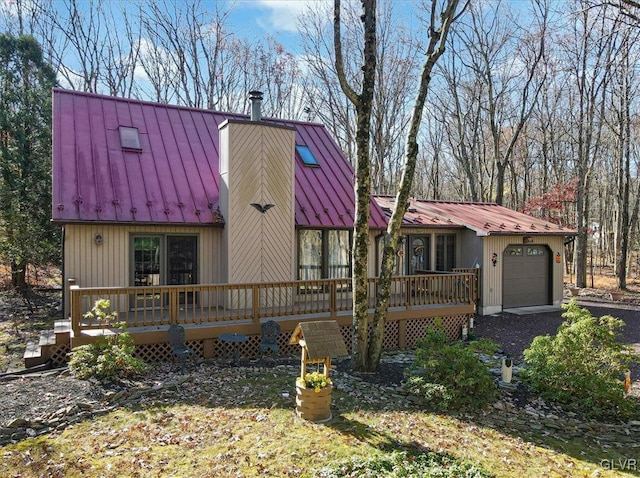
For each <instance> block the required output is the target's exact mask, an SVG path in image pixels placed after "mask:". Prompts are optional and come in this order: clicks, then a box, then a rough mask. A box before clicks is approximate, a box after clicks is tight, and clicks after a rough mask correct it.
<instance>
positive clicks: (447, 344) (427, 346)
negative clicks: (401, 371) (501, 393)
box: [405, 324, 498, 411]
mask: <svg viewBox="0 0 640 478" xmlns="http://www.w3.org/2000/svg"><path fill="white" fill-rule="evenodd" d="M489 345H490V344H489V343H487V342H483V343H482V344H481V345H480V347H481V348H487V347H488V348H489V349H492V347H489ZM405 376H406V379H407V383H406V388H407V390H408V391H409V393H411V394H413V395H416V396H418V397H420V398H421V400H422V401H423V402H424V403H425V404H427V405H428V406H430V407H432V408H433V409H435V410H438V411H444V410H449V409H463V408H481V407H484V406H486V405H487V404H488V403H490V402H492V401H493V400H495V399H496V398H497V394H498V392H497V388H496V385H495V382H494V380H493V378H492V377H491V374H490V373H489V370H488V368H487V367H486V366H485V365H483V364H482V363H481V362H480V360H478V357H477V356H476V354H475V350H474V349H473V348H469V347H467V346H465V345H464V344H462V343H461V342H451V341H450V340H449V338H448V337H447V335H446V333H445V331H444V328H443V327H442V325H441V324H436V326H435V327H431V328H429V329H428V330H427V334H426V336H425V337H424V338H423V339H421V340H419V341H418V348H417V349H416V363H415V366H414V367H411V368H409V369H408V370H407V372H406V373H405Z"/></svg>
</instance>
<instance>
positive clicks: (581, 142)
mask: <svg viewBox="0 0 640 478" xmlns="http://www.w3.org/2000/svg"><path fill="white" fill-rule="evenodd" d="M578 6H580V4H578ZM583 6H584V5H583ZM606 14H607V12H606V11H605V9H601V10H590V9H587V8H582V9H577V13H576V14H575V16H574V18H573V22H572V25H571V27H572V32H571V36H570V37H568V38H567V39H566V43H565V44H564V45H563V46H564V48H565V52H566V56H567V60H568V65H569V69H570V71H569V78H570V80H571V82H572V83H573V85H574V86H575V93H576V95H577V97H576V98H573V97H572V100H573V101H574V102H573V104H571V109H572V115H573V128H574V131H575V132H574V133H573V135H572V137H571V141H572V143H573V144H574V147H575V150H574V158H575V162H574V164H575V176H576V177H577V178H578V181H579V184H578V190H577V198H576V225H577V230H578V234H577V236H576V243H575V248H574V255H575V258H574V264H575V269H576V286H578V287H586V285H587V284H586V282H587V256H588V247H587V246H588V244H587V240H588V228H589V221H590V206H591V204H590V188H591V184H592V180H593V177H592V173H593V167H594V162H595V161H596V158H598V157H599V154H600V149H601V147H602V131H603V123H604V122H603V118H604V113H605V110H606V94H607V87H608V85H609V82H610V79H611V57H612V54H613V36H612V34H611V22H610V21H609V20H608V19H607V15H606Z"/></svg>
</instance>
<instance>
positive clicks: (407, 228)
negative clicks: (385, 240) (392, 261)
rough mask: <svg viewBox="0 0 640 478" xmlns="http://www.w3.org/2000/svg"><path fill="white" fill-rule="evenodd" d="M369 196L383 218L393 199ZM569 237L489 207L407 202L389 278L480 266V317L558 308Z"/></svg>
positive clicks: (569, 231)
mask: <svg viewBox="0 0 640 478" xmlns="http://www.w3.org/2000/svg"><path fill="white" fill-rule="evenodd" d="M374 199H375V201H376V202H377V203H378V205H379V206H380V207H381V208H382V210H383V211H384V212H385V213H386V215H387V216H390V215H391V211H392V210H393V207H394V205H395V204H394V202H395V198H393V197H388V196H376V197H374ZM575 233H576V231H575V230H572V229H568V228H566V227H563V226H559V225H557V224H553V223H550V222H548V221H544V220H542V219H538V218H535V217H532V216H529V215H526V214H522V213H519V212H517V211H513V210H511V209H508V208H505V207H502V206H499V205H497V204H493V203H461V202H450V201H425V200H413V199H412V200H411V201H410V204H409V207H408V210H407V213H406V214H405V216H404V218H403V224H402V229H401V234H402V236H401V242H402V248H401V249H400V251H399V254H400V257H401V260H399V261H398V263H397V273H398V274H400V275H404V274H416V273H421V272H426V271H451V270H453V269H454V268H458V269H461V268H478V269H480V277H479V282H480V284H481V290H480V291H479V297H478V313H479V314H480V315H489V314H494V313H496V312H500V311H502V310H504V309H512V308H520V307H530V306H539V305H553V306H557V307H560V303H561V302H562V298H563V289H564V285H563V271H564V269H563V262H564V260H563V259H564V242H565V240H566V238H567V237H570V236H574V235H575ZM378 254H380V252H378Z"/></svg>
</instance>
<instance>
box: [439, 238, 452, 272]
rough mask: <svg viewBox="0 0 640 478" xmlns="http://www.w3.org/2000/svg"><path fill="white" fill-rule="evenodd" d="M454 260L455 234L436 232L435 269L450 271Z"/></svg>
mask: <svg viewBox="0 0 640 478" xmlns="http://www.w3.org/2000/svg"><path fill="white" fill-rule="evenodd" d="M455 262H456V236H455V234H436V270H437V271H450V270H452V269H453V268H454V267H455Z"/></svg>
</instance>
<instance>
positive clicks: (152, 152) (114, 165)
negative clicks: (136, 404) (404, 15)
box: [34, 89, 572, 359]
mask: <svg viewBox="0 0 640 478" xmlns="http://www.w3.org/2000/svg"><path fill="white" fill-rule="evenodd" d="M261 99H262V97H261V93H259V92H252V96H251V101H252V113H251V117H247V116H243V115H238V114H233V113H221V112H216V111H209V110H199V109H192V108H185V107H178V106H171V105H166V104H156V103H150V102H144V101H138V100H131V99H122V98H114V97H108V96H102V95H96V94H91V93H84V92H77V91H67V90H64V89H54V91H53V203H52V220H53V221H54V222H56V223H58V224H60V225H61V227H62V229H63V277H64V283H65V284H66V287H65V291H64V313H65V317H66V316H69V317H70V323H69V324H67V325H65V324H59V326H58V327H59V329H60V330H59V333H58V334H56V339H55V340H53V339H51V340H50V342H54V343H53V344H52V349H53V350H54V351H53V352H51V354H50V355H53V356H55V355H56V354H57V355H58V356H63V355H65V354H66V352H65V350H66V349H68V347H69V346H75V345H80V344H82V343H86V342H88V341H91V340H93V338H95V336H96V335H99V334H101V333H104V332H105V330H104V324H99V323H90V321H89V320H88V319H86V318H83V314H84V312H86V311H87V310H89V309H90V308H91V305H92V304H93V302H94V300H95V299H97V298H100V297H109V298H110V299H111V302H112V306H113V307H114V308H115V309H116V310H117V311H118V312H119V314H120V317H121V319H122V320H125V321H126V322H127V323H128V325H129V328H130V331H131V332H132V335H134V338H135V340H136V344H137V345H138V347H139V350H140V354H141V355H142V356H143V357H144V358H147V359H154V358H159V357H161V356H163V355H164V354H165V353H166V348H165V346H164V343H165V342H166V330H167V328H168V324H169V323H182V324H184V325H185V327H186V328H187V340H188V341H190V342H191V346H192V347H194V348H195V349H196V350H197V352H198V353H200V354H201V355H203V356H205V357H207V356H215V355H216V354H217V353H219V352H220V348H221V347H223V344H220V343H219V340H217V338H218V337H219V336H220V335H221V334H223V333H225V332H229V331H234V332H239V333H242V334H246V335H247V336H248V337H249V339H250V340H248V341H247V343H246V344H243V345H242V347H243V352H246V353H251V350H252V349H251V348H252V347H255V346H256V345H257V342H256V341H257V340H258V339H259V337H257V334H259V326H260V323H261V321H264V320H267V319H269V318H274V317H275V318H277V319H278V320H279V321H280V322H281V325H282V326H283V327H282V331H283V344H282V345H283V347H284V348H286V343H285V341H286V340H285V339H286V337H287V336H288V335H290V332H291V331H292V330H293V329H294V328H295V326H296V325H297V323H298V322H299V321H300V320H307V319H317V318H318V317H329V318H331V319H336V320H338V321H339V322H340V325H341V326H342V328H343V333H344V334H345V340H346V341H347V343H350V324H351V317H350V315H349V314H350V310H351V294H350V287H351V285H350V279H349V276H350V268H351V264H350V244H351V237H352V233H351V229H352V225H353V218H354V198H353V183H354V172H353V168H352V167H351V165H350V164H349V162H348V161H347V160H346V159H345V158H344V156H343V154H342V152H341V151H340V149H339V148H338V146H337V144H336V143H335V141H334V140H333V139H332V138H331V136H330V134H329V133H328V131H327V130H326V129H325V128H324V126H322V125H319V124H313V123H307V122H299V121H285V120H280V119H273V118H262V116H261V113H260V102H261ZM392 207H393V198H390V197H385V196H380V197H372V199H371V209H370V212H371V218H370V227H371V254H369V264H368V267H369V270H370V271H371V275H372V276H373V275H374V272H375V273H377V260H378V254H377V253H376V251H377V250H378V249H379V243H380V237H381V236H382V233H383V231H384V229H385V227H386V223H387V217H388V215H389V214H390V210H391V208H392ZM571 233H572V232H571V231H568V230H565V229H562V228H558V226H555V225H553V224H550V223H546V222H544V221H540V220H537V219H534V218H531V217H529V216H526V215H523V214H520V213H517V212H514V211H510V210H508V209H506V208H502V207H500V206H496V205H489V204H462V203H446V202H442V203H438V202H428V201H418V200H416V201H412V202H411V205H410V208H409V211H408V213H407V215H406V217H405V220H404V225H403V230H402V234H403V238H404V242H403V246H402V247H401V248H400V249H399V251H398V269H397V277H396V278H394V284H393V288H392V299H391V309H390V313H389V320H388V323H387V335H388V338H387V339H385V345H386V346H387V347H398V346H407V345H412V344H414V343H415V340H417V338H419V337H420V336H421V334H422V333H423V332H424V327H425V326H426V325H425V324H429V323H432V322H433V319H434V318H435V317H441V318H443V320H444V322H445V324H446V326H447V330H448V331H449V333H450V335H452V336H456V335H459V332H460V328H461V326H462V324H464V323H467V322H468V321H469V318H470V317H471V316H472V315H473V314H474V313H475V312H476V303H478V299H480V302H479V304H480V307H481V311H482V312H484V313H492V312H494V311H498V310H502V308H503V306H505V307H506V306H521V305H533V303H534V302H535V303H536V304H554V305H559V303H560V300H561V298H562V264H561V260H560V261H557V260H556V259H555V258H557V257H560V258H561V257H562V245H563V238H564V237H565V236H566V235H570V234H571ZM558 255H559V256H558ZM532 269H534V270H536V273H535V274H533V273H530V272H531V270H532ZM480 271H481V281H480V284H481V296H478V293H479V290H478V273H479V272H480ZM516 284H518V285H516ZM370 290H371V293H370V296H371V301H370V303H371V306H373V304H374V300H375V278H373V277H372V279H371V280H370ZM534 290H535V293H533V291H534ZM533 297H535V299H533ZM64 333H66V334H68V336H69V340H68V343H67V341H66V340H65V339H64V338H63V339H60V336H61V335H62V334H64ZM45 342H46V341H45ZM283 347H281V349H282V348H283ZM56 350H57V351H56ZM34 353H35V352H34Z"/></svg>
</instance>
